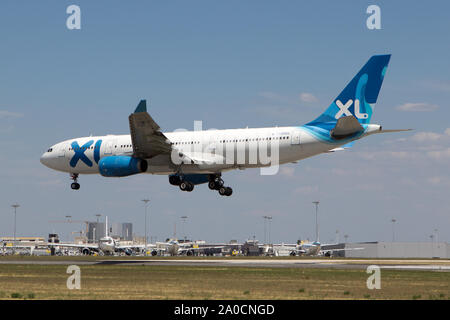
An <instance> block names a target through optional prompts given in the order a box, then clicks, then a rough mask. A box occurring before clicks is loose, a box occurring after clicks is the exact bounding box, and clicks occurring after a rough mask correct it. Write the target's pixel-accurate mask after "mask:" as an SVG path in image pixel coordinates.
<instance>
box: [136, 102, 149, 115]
mask: <svg viewBox="0 0 450 320" xmlns="http://www.w3.org/2000/svg"><path fill="white" fill-rule="evenodd" d="M139 112H147V100H141V101H140V102H139V104H138V106H137V107H136V110H134V113H139Z"/></svg>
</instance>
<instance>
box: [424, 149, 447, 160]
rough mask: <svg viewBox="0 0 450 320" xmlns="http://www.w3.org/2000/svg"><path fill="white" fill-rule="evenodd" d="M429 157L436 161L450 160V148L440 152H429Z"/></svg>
mask: <svg viewBox="0 0 450 320" xmlns="http://www.w3.org/2000/svg"><path fill="white" fill-rule="evenodd" d="M427 155H428V156H429V157H430V158H433V159H435V160H446V159H450V148H446V149H442V150H438V151H429V152H427Z"/></svg>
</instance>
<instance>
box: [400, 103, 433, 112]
mask: <svg viewBox="0 0 450 320" xmlns="http://www.w3.org/2000/svg"><path fill="white" fill-rule="evenodd" d="M438 108H439V106H438V105H435V104H430V103H426V102H418V103H412V102H407V103H404V104H402V105H399V106H397V107H395V109H397V110H400V111H407V112H408V111H411V112H429V111H434V110H436V109H438Z"/></svg>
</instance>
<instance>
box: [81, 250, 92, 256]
mask: <svg viewBox="0 0 450 320" xmlns="http://www.w3.org/2000/svg"><path fill="white" fill-rule="evenodd" d="M81 253H82V254H83V255H84V256H88V255H90V254H91V250H90V249H89V248H83V249H82V250H81Z"/></svg>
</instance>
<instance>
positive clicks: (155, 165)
mask: <svg viewBox="0 0 450 320" xmlns="http://www.w3.org/2000/svg"><path fill="white" fill-rule="evenodd" d="M378 128H379V126H377V127H376V128H373V129H374V131H375V129H376V130H378ZM369 129H372V128H367V129H366V131H365V133H364V134H363V135H361V136H360V137H358V138H361V137H363V136H365V135H368V134H371V133H374V132H371V131H372V130H369ZM164 135H165V136H166V137H167V138H168V139H169V140H170V142H171V143H172V148H173V149H174V150H176V151H177V152H176V153H180V154H185V155H187V156H189V158H191V159H202V160H205V159H212V160H217V157H219V158H220V157H221V156H216V155H217V154H220V155H226V160H225V159H224V160H223V161H212V162H205V163H204V164H199V163H192V164H191V163H187V164H183V165H182V170H183V173H218V172H223V171H228V170H232V169H245V168H258V167H267V166H271V165H274V163H273V162H271V163H268V162H267V157H265V159H262V158H261V157H260V156H259V155H260V154H265V155H270V157H272V156H273V155H272V152H273V151H272V150H273V149H271V148H272V145H274V144H277V149H278V159H276V160H277V162H278V164H285V163H289V162H294V161H298V160H301V159H305V158H308V157H311V156H314V155H317V154H320V153H324V152H327V151H330V150H332V149H334V148H336V147H339V146H340V145H343V144H345V143H348V141H345V142H339V141H336V142H333V143H328V142H325V141H320V140H319V139H318V138H316V137H314V136H313V135H312V134H310V133H309V132H308V131H307V130H305V129H304V128H302V127H271V128H257V129H249V128H247V129H230V130H205V131H182V132H169V133H164ZM100 140H101V141H100ZM74 143H75V144H74ZM74 146H75V148H74ZM83 146H86V147H84V148H83ZM80 149H82V150H80ZM222 150H223V151H222ZM77 152H78V153H81V156H82V157H84V156H85V157H86V158H87V160H86V158H85V161H83V159H81V158H80V155H78V156H77V158H78V160H77V161H74V160H76V159H73V158H74V156H76V153H77ZM255 154H256V155H258V156H257V157H256V158H255V157H254V155H255ZM117 155H128V156H132V155H133V145H132V141H131V136H130V135H129V134H128V135H106V136H95V137H93V136H91V137H83V138H76V139H70V140H66V141H63V142H60V143H57V144H55V145H53V146H52V147H51V148H50V149H49V150H48V151H47V152H45V153H44V154H43V155H42V157H41V162H42V163H43V164H44V165H46V166H47V167H49V168H51V169H54V170H58V171H63V172H69V173H77V174H96V173H99V168H98V161H99V159H102V158H103V157H108V156H117ZM251 155H253V156H251ZM270 157H269V158H270ZM272 159H273V157H272ZM146 160H147V162H148V168H147V170H146V172H145V173H150V174H164V175H166V174H172V173H176V172H177V170H178V168H179V166H177V165H175V164H174V163H173V161H172V159H171V155H167V154H160V155H157V156H155V157H153V158H151V159H146ZM86 162H87V163H86Z"/></svg>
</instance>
